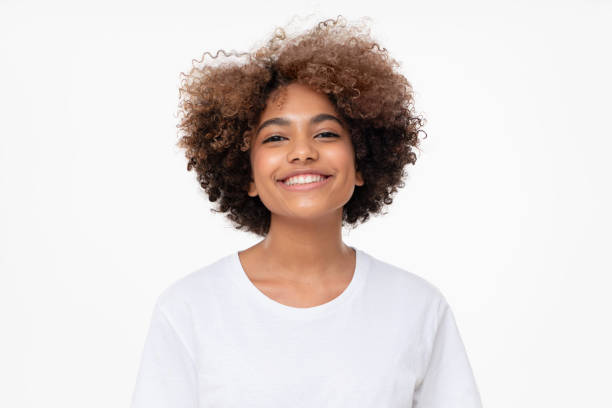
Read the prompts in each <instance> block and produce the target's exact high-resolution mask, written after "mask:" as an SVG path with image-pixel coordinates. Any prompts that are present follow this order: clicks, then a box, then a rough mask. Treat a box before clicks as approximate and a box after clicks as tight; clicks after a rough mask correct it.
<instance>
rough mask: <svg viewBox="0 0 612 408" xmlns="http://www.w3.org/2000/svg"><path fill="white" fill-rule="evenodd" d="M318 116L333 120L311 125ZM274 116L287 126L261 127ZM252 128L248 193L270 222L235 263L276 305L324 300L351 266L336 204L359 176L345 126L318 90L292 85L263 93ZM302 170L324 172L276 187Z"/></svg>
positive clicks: (338, 289)
mask: <svg viewBox="0 0 612 408" xmlns="http://www.w3.org/2000/svg"><path fill="white" fill-rule="evenodd" d="M320 114H329V115H333V116H335V117H336V118H338V120H339V122H340V123H339V122H338V121H335V120H332V119H325V120H323V121H320V122H318V123H311V118H313V117H315V116H317V115H320ZM280 117H282V118H285V119H287V120H288V121H289V122H288V124H277V123H273V124H269V125H265V126H262V124H265V123H266V121H268V120H269V119H272V118H280ZM258 129H259V130H258V132H257V134H255V135H254V136H253V139H252V140H251V150H250V159H251V168H252V174H251V177H252V181H251V183H250V185H249V190H248V194H249V196H251V197H255V196H259V198H260V200H261V201H262V203H263V204H264V205H265V206H266V207H267V208H268V209H269V210H270V212H271V223H270V230H269V233H268V235H267V236H266V237H265V238H264V239H263V240H261V241H260V242H259V243H257V244H255V245H253V246H252V247H250V248H248V249H246V250H244V251H241V252H239V253H238V256H239V258H240V262H241V264H242V267H243V269H244V271H245V273H246V274H247V275H248V277H249V279H250V280H251V281H252V282H253V284H254V285H255V286H256V287H257V288H258V289H259V290H260V291H261V292H263V293H264V294H266V295H267V296H268V297H270V298H272V299H273V300H276V301H277V302H279V303H282V304H285V305H288V306H294V307H312V306H316V305H319V304H323V303H326V302H328V301H330V300H331V299H333V298H335V297H337V296H338V295H340V293H342V292H343V291H344V289H346V287H347V286H348V284H349V283H350V281H351V279H352V277H353V272H354V270H355V262H356V254H355V252H354V251H353V250H352V249H351V248H350V247H348V246H347V245H346V244H345V243H344V242H343V241H342V207H343V206H344V204H346V203H347V202H348V201H349V199H350V198H351V196H352V194H353V191H354V189H355V186H362V185H363V183H364V182H363V178H362V175H361V173H360V172H358V171H356V169H355V160H354V149H353V144H352V142H351V139H350V133H349V130H348V128H347V127H346V125H345V124H344V123H343V122H342V119H341V116H340V115H339V114H338V113H337V111H336V109H335V107H334V105H333V104H332V103H331V101H330V100H329V99H328V98H327V97H326V96H325V95H324V94H322V93H318V92H315V91H313V90H311V89H310V88H309V87H307V86H305V85H301V84H296V83H293V84H290V85H288V86H286V87H284V88H281V89H280V90H279V91H278V92H276V93H274V94H272V95H271V96H270V98H269V100H268V103H267V105H266V108H265V109H264V111H263V112H262V115H261V117H260V120H259V124H258ZM323 132H331V133H333V134H335V135H337V137H335V136H334V135H331V134H328V133H323ZM305 168H306V169H316V170H320V171H322V172H323V173H324V174H330V175H331V176H332V178H330V179H329V180H328V182H327V184H326V185H324V186H322V187H319V188H316V189H313V190H310V191H300V192H295V191H288V190H284V189H283V188H282V186H280V185H278V183H279V182H278V181H277V179H280V178H282V177H283V176H285V175H287V174H288V173H290V172H292V171H294V170H297V169H300V170H301V169H305Z"/></svg>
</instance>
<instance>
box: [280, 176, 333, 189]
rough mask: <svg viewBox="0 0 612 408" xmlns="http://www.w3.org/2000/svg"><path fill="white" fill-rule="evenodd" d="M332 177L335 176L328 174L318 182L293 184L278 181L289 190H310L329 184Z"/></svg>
mask: <svg viewBox="0 0 612 408" xmlns="http://www.w3.org/2000/svg"><path fill="white" fill-rule="evenodd" d="M332 177H333V176H327V177H326V178H325V179H323V180H321V181H317V182H316V183H307V184H293V185H291V186H288V185H286V184H285V183H283V182H282V181H281V180H278V181H277V183H278V184H279V185H280V186H281V188H283V189H285V190H288V191H310V190H314V189H316V188H319V187H323V186H324V185H326V184H328V183H329V181H330V180H331V178H332Z"/></svg>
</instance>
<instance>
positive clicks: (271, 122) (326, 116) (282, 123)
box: [255, 113, 345, 136]
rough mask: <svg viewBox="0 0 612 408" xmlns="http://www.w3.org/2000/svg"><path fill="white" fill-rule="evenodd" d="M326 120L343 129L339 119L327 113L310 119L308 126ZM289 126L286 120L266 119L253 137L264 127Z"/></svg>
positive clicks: (288, 121) (289, 122)
mask: <svg viewBox="0 0 612 408" xmlns="http://www.w3.org/2000/svg"><path fill="white" fill-rule="evenodd" d="M326 120H334V121H336V122H338V124H340V126H342V128H345V125H344V123H342V121H341V120H340V119H338V118H337V117H336V116H334V115H330V114H329V113H319V114H318V115H316V116H313V117H312V118H310V124H311V125H314V124H317V123H320V122H323V121H326ZM290 124H291V121H290V120H289V119H287V118H272V119H268V120H266V121H265V122H264V123H262V124H261V125H260V126H259V128H257V132H255V136H257V135H258V134H259V132H260V131H261V130H262V129H263V128H265V127H266V126H271V125H280V126H288V125H290Z"/></svg>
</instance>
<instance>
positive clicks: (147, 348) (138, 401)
mask: <svg viewBox="0 0 612 408" xmlns="http://www.w3.org/2000/svg"><path fill="white" fill-rule="evenodd" d="M197 406H198V399H197V368H196V365H195V361H194V359H193V355H192V354H191V352H190V351H189V350H188V349H187V347H186V346H185V343H184V342H183V341H182V340H181V338H180V336H179V335H178V333H177V332H176V330H175V328H174V327H173V326H172V324H171V323H170V320H169V319H168V317H167V315H166V314H165V313H164V312H163V310H162V309H161V308H160V306H159V304H156V305H155V308H154V311H153V315H152V318H151V323H150V326H149V330H148V334H147V337H146V340H145V343H144V348H143V351H142V355H141V361H140V367H139V370H138V375H137V379H136V386H135V389H134V392H133V395H132V405H131V408H179V407H180V408H197Z"/></svg>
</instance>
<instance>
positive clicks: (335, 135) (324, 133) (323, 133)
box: [317, 132, 340, 137]
mask: <svg viewBox="0 0 612 408" xmlns="http://www.w3.org/2000/svg"><path fill="white" fill-rule="evenodd" d="M321 135H330V136H329V137H340V136H338V135H337V134H335V133H332V132H322V133H319V134H318V135H317V136H321Z"/></svg>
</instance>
